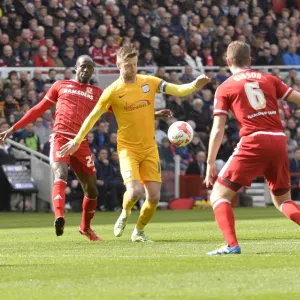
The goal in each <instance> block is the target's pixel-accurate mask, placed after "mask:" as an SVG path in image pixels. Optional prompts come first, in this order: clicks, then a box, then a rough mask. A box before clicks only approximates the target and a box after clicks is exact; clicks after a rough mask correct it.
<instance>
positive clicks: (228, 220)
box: [213, 198, 238, 247]
mask: <svg viewBox="0 0 300 300" xmlns="http://www.w3.org/2000/svg"><path fill="white" fill-rule="evenodd" d="M213 210H214V214H215V218H216V222H217V224H218V226H219V228H220V230H221V232H222V234H223V236H224V238H225V241H226V242H227V244H228V245H229V247H234V246H237V245H238V242H237V238H236V234H235V220H234V214H233V210H232V208H231V204H230V202H229V200H227V199H225V198H221V199H218V200H217V201H216V202H215V203H214V204H213Z"/></svg>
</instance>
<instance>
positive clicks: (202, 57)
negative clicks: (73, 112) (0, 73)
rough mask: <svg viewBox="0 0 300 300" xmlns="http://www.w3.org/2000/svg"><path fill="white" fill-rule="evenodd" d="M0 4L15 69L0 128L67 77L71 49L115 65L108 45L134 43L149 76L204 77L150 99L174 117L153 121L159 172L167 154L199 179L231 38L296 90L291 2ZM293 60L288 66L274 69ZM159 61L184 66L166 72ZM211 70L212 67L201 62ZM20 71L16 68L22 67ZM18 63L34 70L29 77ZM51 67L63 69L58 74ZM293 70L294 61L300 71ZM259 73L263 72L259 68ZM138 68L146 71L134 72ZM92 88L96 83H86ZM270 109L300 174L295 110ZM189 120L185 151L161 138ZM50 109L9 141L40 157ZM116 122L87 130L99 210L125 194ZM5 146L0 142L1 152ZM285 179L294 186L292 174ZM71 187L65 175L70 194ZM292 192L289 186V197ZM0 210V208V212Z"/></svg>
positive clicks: (4, 53)
mask: <svg viewBox="0 0 300 300" xmlns="http://www.w3.org/2000/svg"><path fill="white" fill-rule="evenodd" d="M1 3H2V4H0V5H1V6H0V66H1V67H2V68H4V67H15V68H16V69H15V70H13V71H11V72H9V75H8V76H7V77H5V78H3V77H2V78H1V79H0V131H2V130H4V129H6V128H8V127H9V126H11V125H13V124H14V123H15V122H16V121H17V120H19V119H20V118H21V117H22V116H23V115H24V114H25V113H26V112H27V111H28V110H29V109H30V108H31V107H33V106H34V105H36V104H37V103H38V102H39V101H40V100H41V99H42V98H43V96H44V95H45V93H46V92H47V91H48V89H49V88H50V87H51V85H52V84H53V83H54V82H55V81H56V80H58V79H62V78H63V79H71V78H72V77H73V75H74V74H73V66H74V65H75V61H76V58H77V57H78V56H79V55H83V54H88V55H90V56H91V57H92V58H93V59H94V61H95V63H96V65H97V67H99V68H103V67H115V66H116V51H117V49H118V48H119V47H120V46H122V45H124V44H126V43H133V44H134V45H135V47H136V48H137V49H138V50H139V66H140V67H155V68H156V71H155V75H156V76H158V77H160V78H162V79H164V80H166V81H168V82H173V83H177V84H180V83H187V82H191V81H192V80H194V79H195V78H196V76H197V75H199V74H201V73H204V72H205V73H206V74H207V75H208V76H209V77H211V78H212V82H211V83H210V84H209V85H207V86H206V87H205V89H203V90H201V91H199V92H197V93H195V94H193V95H191V96H189V97H186V98H183V99H180V98H178V97H170V96H165V95H157V97H156V99H155V109H157V110H159V109H163V108H169V109H171V110H172V112H173V114H174V117H173V118H171V119H169V120H160V121H156V140H157V143H158V145H159V151H160V156H161V161H162V169H163V170H166V171H168V170H173V169H174V160H173V157H174V155H176V154H178V155H180V158H181V163H180V165H181V170H182V173H183V174H198V175H201V176H202V175H204V174H205V171H206V164H205V160H206V153H207V148H208V137H209V131H210V128H211V124H212V111H213V98H214V93H215V90H216V88H217V87H218V85H219V84H221V83H222V82H224V81H225V80H226V79H227V78H228V77H229V76H230V74H229V72H228V70H227V68H226V48H227V46H228V44H229V43H230V42H231V41H233V40H241V41H245V42H247V43H249V45H250V46H251V56H252V64H253V65H254V66H272V67H270V70H271V72H272V74H273V75H275V76H278V77H279V78H281V79H282V80H283V81H284V82H286V84H288V85H290V86H292V87H293V88H294V89H296V90H298V91H300V75H299V74H298V72H297V71H298V68H297V67H296V66H297V65H300V55H299V54H300V47H299V37H300V27H299V22H300V1H295V0H294V1H288V0H286V1H284V0H282V1H276V0H273V1H272V0H248V1H236V0H219V1H213V0H198V1H194V0H193V1H192V0H148V1H145V0H76V1H74V0H4V1H1ZM280 65H292V66H294V68H290V69H288V70H287V71H282V70H280V69H279V68H278V67H276V66H280ZM166 66H172V67H183V71H182V72H181V71H180V72H179V71H178V70H174V71H166V69H165V67H166ZM213 66H219V67H220V69H219V70H217V71H213V70H208V69H207V68H206V69H205V70H206V71H204V67H213ZM22 67H24V68H22ZM26 67H47V68H48V69H47V72H42V71H41V70H40V69H39V68H36V69H35V71H34V73H33V75H32V76H31V75H30V73H29V72H28V71H27V69H26ZM56 67H62V68H63V69H62V70H60V71H58V69H56ZM299 69H300V67H299ZM261 70H262V71H264V70H265V68H263V67H262V69H261ZM143 72H145V71H143ZM91 84H97V82H96V80H95V79H93V80H92V81H91ZM278 103H279V107H280V109H279V113H280V117H281V120H282V124H283V127H284V130H285V134H286V136H287V138H288V142H287V147H288V150H289V155H290V159H291V170H292V171H293V172H300V148H298V147H299V146H300V108H299V107H296V106H293V105H291V104H288V103H285V102H283V101H281V100H279V102H278ZM176 120H184V121H188V122H189V123H190V124H191V126H192V127H193V128H194V130H195V137H194V139H193V141H192V143H191V144H190V145H189V146H187V147H182V148H175V147H173V146H172V145H170V143H169V141H168V139H167V134H166V132H167V129H168V126H169V125H170V124H171V123H173V122H174V121H176ZM53 122H54V120H53V110H48V111H46V112H45V113H44V114H43V115H42V116H41V117H40V118H38V119H37V120H36V122H35V123H34V124H29V125H28V126H26V128H25V129H23V130H21V131H19V132H16V133H15V135H14V136H13V139H14V140H16V141H18V142H20V143H23V144H25V145H26V146H28V147H29V148H31V149H33V150H36V151H40V152H42V153H44V154H46V155H48V154H49V142H48V138H49V134H50V133H51V130H52V126H53ZM116 132H117V128H116V124H115V121H114V120H113V118H112V117H107V116H104V118H103V119H102V120H101V121H100V122H98V123H97V125H96V126H95V128H94V130H93V131H92V132H91V133H89V135H88V140H89V143H90V147H91V149H92V152H93V153H94V155H95V160H96V167H97V180H98V181H97V184H98V188H99V190H100V194H101V195H105V196H104V197H102V199H101V202H100V207H99V208H100V209H101V210H107V209H109V210H119V209H120V206H121V200H120V199H121V196H120V195H122V193H123V191H124V186H123V184H122V179H121V176H120V170H119V166H118V154H117V152H116V139H117V134H116ZM238 133H239V129H238V125H237V123H236V121H235V119H234V117H233V116H232V115H230V116H229V120H228V123H227V125H226V134H225V137H224V139H223V142H222V145H221V149H220V152H219V154H218V168H221V167H222V166H223V165H224V163H225V162H226V161H227V160H228V158H229V156H230V155H231V153H232V151H233V149H234V147H235V145H236V143H237V142H238V140H239V137H238ZM2 152H3V153H6V154H7V153H9V146H0V155H2V154H1V153H2ZM292 182H293V183H294V184H295V185H297V184H298V182H299V178H298V177H293V178H292ZM77 190H78V192H79V193H80V188H79V183H78V181H77V180H76V179H75V177H74V176H73V175H72V173H71V171H70V176H69V183H68V191H67V193H68V194H69V195H70V197H71V196H72V195H73V194H74V193H75V192H76V191H77ZM295 197H298V192H297V194H296V195H295ZM0 209H1V208H0Z"/></svg>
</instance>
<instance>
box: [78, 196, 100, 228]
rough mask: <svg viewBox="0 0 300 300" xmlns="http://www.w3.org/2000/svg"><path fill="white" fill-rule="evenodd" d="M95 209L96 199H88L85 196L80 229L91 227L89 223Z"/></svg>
mask: <svg viewBox="0 0 300 300" xmlns="http://www.w3.org/2000/svg"><path fill="white" fill-rule="evenodd" d="M96 208H97V199H89V198H88V197H87V196H84V198H83V202H82V219H81V224H80V228H81V229H82V230H86V229H88V228H90V227H91V221H92V219H93V217H94V214H95V211H96Z"/></svg>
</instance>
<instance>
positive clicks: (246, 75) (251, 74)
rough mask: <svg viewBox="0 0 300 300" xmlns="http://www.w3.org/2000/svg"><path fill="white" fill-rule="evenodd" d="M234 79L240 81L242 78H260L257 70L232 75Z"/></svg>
mask: <svg viewBox="0 0 300 300" xmlns="http://www.w3.org/2000/svg"><path fill="white" fill-rule="evenodd" d="M233 79H234V80H235V81H240V80H242V79H261V73H257V72H245V73H242V74H237V75H235V76H233Z"/></svg>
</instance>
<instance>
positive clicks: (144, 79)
mask: <svg viewBox="0 0 300 300" xmlns="http://www.w3.org/2000/svg"><path fill="white" fill-rule="evenodd" d="M137 79H138V81H139V82H140V83H141V84H150V85H151V84H152V85H154V86H158V85H159V84H160V83H161V81H162V79H160V78H159V77H156V76H154V75H146V74H138V75H137Z"/></svg>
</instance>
